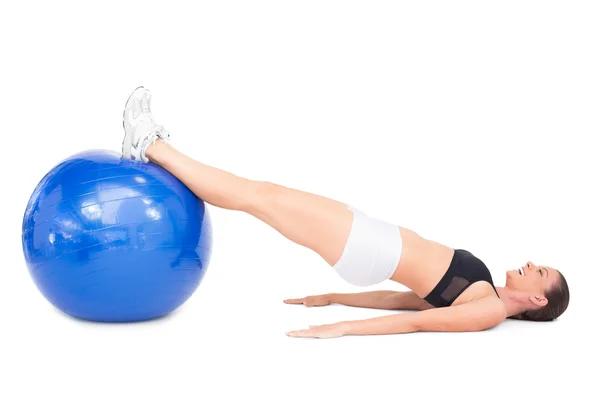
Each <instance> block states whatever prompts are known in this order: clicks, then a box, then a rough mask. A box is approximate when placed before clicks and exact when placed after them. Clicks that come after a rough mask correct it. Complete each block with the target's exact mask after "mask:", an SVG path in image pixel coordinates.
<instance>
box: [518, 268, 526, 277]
mask: <svg viewBox="0 0 600 400" xmlns="http://www.w3.org/2000/svg"><path fill="white" fill-rule="evenodd" d="M519 275H521V276H525V271H523V267H521V268H519Z"/></svg>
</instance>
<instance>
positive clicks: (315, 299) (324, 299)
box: [283, 294, 331, 307]
mask: <svg viewBox="0 0 600 400" xmlns="http://www.w3.org/2000/svg"><path fill="white" fill-rule="evenodd" d="M283 302H284V303H285V304H304V305H305V306H306V307H320V306H327V305H329V304H331V301H330V300H329V295H327V294H320V295H318V296H306V297H302V298H300V299H287V300H284V301H283Z"/></svg>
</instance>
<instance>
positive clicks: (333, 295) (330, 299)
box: [325, 293, 339, 304]
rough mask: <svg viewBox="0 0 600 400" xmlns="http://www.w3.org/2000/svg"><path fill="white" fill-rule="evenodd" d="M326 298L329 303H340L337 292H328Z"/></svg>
mask: <svg viewBox="0 0 600 400" xmlns="http://www.w3.org/2000/svg"><path fill="white" fill-rule="evenodd" d="M325 300H327V303H329V304H332V303H338V302H339V296H338V295H337V293H327V294H326V295H325Z"/></svg>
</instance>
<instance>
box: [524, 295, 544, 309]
mask: <svg viewBox="0 0 600 400" xmlns="http://www.w3.org/2000/svg"><path fill="white" fill-rule="evenodd" d="M529 301H531V302H532V303H533V304H535V305H536V306H537V307H544V306H545V305H546V304H548V299H547V298H545V297H544V296H530V297H529Z"/></svg>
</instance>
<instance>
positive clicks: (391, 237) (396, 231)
mask: <svg viewBox="0 0 600 400" xmlns="http://www.w3.org/2000/svg"><path fill="white" fill-rule="evenodd" d="M348 209H350V210H351V211H352V212H353V213H354V220H353V221H352V229H351V230H350V235H349V236H348V241H347V242H346V246H345V247H344V251H343V253H342V256H341V257H340V259H339V260H338V262H337V263H336V264H335V265H334V266H333V268H334V269H335V271H336V272H337V273H338V274H339V275H340V276H341V277H342V278H343V279H344V280H346V281H347V282H349V283H351V284H353V285H356V286H369V285H375V284H377V283H381V282H383V281H385V280H387V279H389V278H391V277H392V275H393V274H394V272H395V271H396V268H397V267H398V263H399V262H400V256H401V255H402V237H401V236H400V228H399V227H398V225H394V224H390V223H388V222H385V221H381V220H379V219H376V218H372V217H369V216H368V215H366V214H365V213H363V212H362V211H360V210H357V209H356V208H354V207H350V206H349V207H348Z"/></svg>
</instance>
